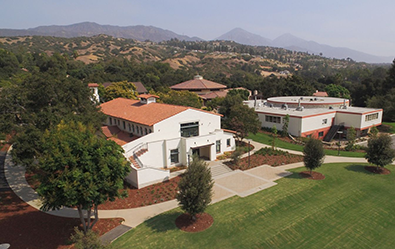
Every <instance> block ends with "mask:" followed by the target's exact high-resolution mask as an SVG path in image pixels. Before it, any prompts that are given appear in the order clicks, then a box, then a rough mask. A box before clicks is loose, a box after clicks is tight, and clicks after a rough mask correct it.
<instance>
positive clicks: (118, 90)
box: [103, 81, 138, 102]
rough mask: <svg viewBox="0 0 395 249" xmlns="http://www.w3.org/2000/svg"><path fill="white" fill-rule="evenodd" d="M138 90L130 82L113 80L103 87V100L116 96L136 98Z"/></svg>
mask: <svg viewBox="0 0 395 249" xmlns="http://www.w3.org/2000/svg"><path fill="white" fill-rule="evenodd" d="M137 95H138V92H137V90H136V86H135V85H134V84H133V83H132V82H127V81H120V82H114V83H112V84H111V85H109V86H108V87H107V88H105V89H104V96H103V98H104V99H103V100H104V102H107V101H110V100H112V99H116V98H127V99H137Z"/></svg>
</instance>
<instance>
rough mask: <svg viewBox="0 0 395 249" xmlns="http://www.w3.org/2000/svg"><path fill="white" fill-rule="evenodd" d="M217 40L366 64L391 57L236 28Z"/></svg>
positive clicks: (383, 60)
mask: <svg viewBox="0 0 395 249" xmlns="http://www.w3.org/2000/svg"><path fill="white" fill-rule="evenodd" d="M217 39H218V40H231V41H235V42H237V43H241V44H245V45H252V46H271V47H279V48H285V49H289V50H294V51H300V52H308V53H313V54H316V55H321V54H322V56H324V57H328V58H336V59H348V58H349V59H352V60H354V61H358V62H367V63H391V62H392V60H393V59H394V57H393V56H376V55H371V54H367V53H363V52H360V51H356V50H353V49H349V48H339V47H332V46H329V45H324V44H319V43H317V42H314V41H306V40H303V39H301V38H299V37H296V36H294V35H292V34H289V33H286V34H283V35H281V36H279V37H277V38H276V39H274V40H270V39H268V38H265V37H262V36H260V35H256V34H253V33H250V32H248V31H246V30H244V29H241V28H236V29H232V30H231V31H229V32H227V33H225V34H223V35H221V36H220V37H218V38H217Z"/></svg>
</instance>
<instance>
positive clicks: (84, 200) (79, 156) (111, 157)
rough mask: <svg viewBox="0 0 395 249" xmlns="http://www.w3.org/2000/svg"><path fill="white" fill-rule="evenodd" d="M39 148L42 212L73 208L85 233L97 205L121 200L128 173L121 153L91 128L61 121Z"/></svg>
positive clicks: (45, 137)
mask: <svg viewBox="0 0 395 249" xmlns="http://www.w3.org/2000/svg"><path fill="white" fill-rule="evenodd" d="M41 146H42V150H41V153H40V155H39V156H38V161H39V162H38V168H39V171H38V172H39V174H38V179H39V181H40V183H41V184H40V185H39V187H38V189H37V192H38V194H39V195H40V196H41V197H42V198H43V206H42V210H45V211H47V210H52V209H59V208H61V207H62V206H69V207H77V209H78V212H79V214H80V219H81V223H82V225H83V228H84V231H85V232H86V231H87V230H89V229H91V228H92V227H93V225H94V224H95V223H96V222H97V220H98V210H97V207H98V205H100V204H102V203H104V202H105V201H107V200H110V201H114V200H115V198H116V197H120V196H121V194H120V192H119V190H120V189H121V188H123V179H124V178H125V177H126V175H127V173H128V172H129V166H128V163H127V161H126V159H125V157H124V156H123V154H122V153H123V149H122V148H121V147H120V146H119V145H117V144H116V143H115V142H113V141H110V140H106V139H105V138H102V137H99V136H97V135H95V129H94V128H93V127H91V126H84V125H83V124H82V123H81V122H77V123H76V122H65V121H62V122H60V124H58V125H57V126H56V127H55V129H53V130H52V131H46V132H45V133H44V135H43V137H42V138H41ZM83 210H86V211H87V216H86V220H84V216H83V213H82V211H83ZM92 211H93V215H94V216H95V219H94V221H93V222H92V221H91V214H92Z"/></svg>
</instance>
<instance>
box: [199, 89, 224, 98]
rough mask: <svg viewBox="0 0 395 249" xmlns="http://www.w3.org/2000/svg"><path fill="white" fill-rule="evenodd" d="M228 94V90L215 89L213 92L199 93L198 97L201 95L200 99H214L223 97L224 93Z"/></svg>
mask: <svg viewBox="0 0 395 249" xmlns="http://www.w3.org/2000/svg"><path fill="white" fill-rule="evenodd" d="M227 94H228V92H225V91H215V92H209V93H206V94H202V95H200V94H199V97H201V98H202V99H215V98H217V97H219V98H224V97H226V95H227Z"/></svg>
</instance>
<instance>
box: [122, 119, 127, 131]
mask: <svg viewBox="0 0 395 249" xmlns="http://www.w3.org/2000/svg"><path fill="white" fill-rule="evenodd" d="M122 124H123V129H124V130H126V123H125V121H122Z"/></svg>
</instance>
